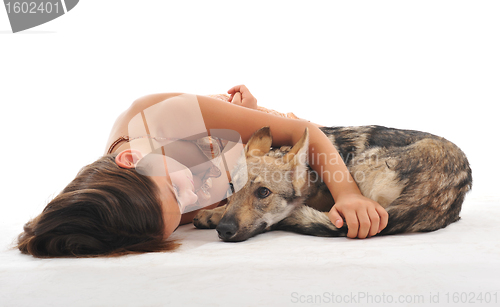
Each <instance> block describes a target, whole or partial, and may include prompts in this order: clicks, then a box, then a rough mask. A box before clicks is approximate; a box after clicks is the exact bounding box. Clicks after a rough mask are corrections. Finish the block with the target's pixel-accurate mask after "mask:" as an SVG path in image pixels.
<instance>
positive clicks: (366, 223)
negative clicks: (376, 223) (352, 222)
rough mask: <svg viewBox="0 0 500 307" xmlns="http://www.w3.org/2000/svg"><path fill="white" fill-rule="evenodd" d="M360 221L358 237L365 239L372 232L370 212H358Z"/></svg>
mask: <svg viewBox="0 0 500 307" xmlns="http://www.w3.org/2000/svg"><path fill="white" fill-rule="evenodd" d="M358 221H359V230H358V238H360V239H364V238H366V237H367V236H368V235H369V233H370V229H371V226H372V221H370V217H369V216H368V213H367V212H366V211H361V212H359V213H358ZM377 229H378V227H377Z"/></svg>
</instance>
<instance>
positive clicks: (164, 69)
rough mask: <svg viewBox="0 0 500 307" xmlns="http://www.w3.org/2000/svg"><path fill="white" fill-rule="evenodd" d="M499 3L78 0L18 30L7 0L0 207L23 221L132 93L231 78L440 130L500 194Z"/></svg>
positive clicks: (356, 120) (323, 110) (1, 34)
mask: <svg viewBox="0 0 500 307" xmlns="http://www.w3.org/2000/svg"><path fill="white" fill-rule="evenodd" d="M499 16H500V2H498V1H437V0H433V1H251V2H239V1H159V0H158V1H152V0H149V1H118V0H115V1H111V0H106V1H96V0H94V1H91V0H83V1H80V3H79V4H78V5H77V6H76V7H75V8H74V9H73V10H72V11H70V12H68V13H67V14H65V15H64V16H62V17H60V18H58V19H56V20H53V21H50V22H48V23H46V24H43V25H41V26H38V27H36V28H33V29H30V30H26V31H23V32H20V33H16V34H13V33H12V32H11V30H10V25H9V22H8V17H7V14H6V12H5V10H3V8H0V103H1V111H0V112H1V113H0V114H1V120H0V131H1V135H0V146H1V147H0V151H1V163H2V168H1V178H2V179H1V184H0V189H1V195H2V198H1V200H0V223H2V224H5V223H17V224H18V225H19V232H21V230H22V224H23V223H24V222H26V221H27V220H28V219H29V218H31V217H34V216H36V215H37V214H39V213H40V212H41V210H42V209H43V208H44V206H45V205H46V203H47V202H48V201H49V200H50V199H51V198H52V197H54V196H55V195H56V194H57V193H58V192H59V191H60V190H61V189H63V188H64V186H65V185H66V184H67V183H69V181H70V180H72V178H74V176H75V175H76V173H77V172H78V170H79V169H80V168H81V167H82V166H84V165H86V164H88V163H91V162H93V161H94V160H96V159H97V158H98V157H99V156H101V155H102V154H103V152H104V150H105V148H104V147H105V143H106V141H107V138H108V134H109V131H110V129H111V126H112V125H113V122H114V120H115V118H116V117H117V116H118V115H119V114H120V113H121V112H122V111H123V110H124V109H125V108H127V107H128V106H129V105H130V103H132V101H133V100H135V99H136V98H138V97H140V96H143V95H147V94H151V93H158V92H187V93H193V94H214V93H224V92H225V91H226V90H227V89H229V88H230V87H232V86H233V85H237V84H246V85H247V86H248V87H249V88H250V90H251V91H252V93H253V94H254V95H255V96H256V97H257V99H258V103H259V104H260V105H262V106H265V107H268V108H272V109H276V110H278V111H281V112H294V113H295V114H296V115H298V116H299V117H302V118H305V119H309V120H311V121H313V122H317V123H320V124H324V125H332V126H333V125H365V124H378V125H384V126H391V127H397V128H406V129H416V130H422V131H427V132H431V133H434V134H437V135H440V136H443V137H445V138H447V139H449V140H451V141H453V142H455V143H456V144H457V145H459V146H460V147H461V148H462V149H463V151H464V152H465V153H466V154H467V155H468V157H469V160H470V163H471V166H472V170H473V177H474V187H473V191H472V193H471V194H469V196H468V198H467V201H466V204H465V206H466V208H467V209H468V210H470V211H469V212H471V211H474V208H473V206H474V204H475V200H481V199H482V200H485V199H486V200H488V199H489V200H492V201H493V202H496V203H498V200H499V199H500V197H498V196H497V182H498V178H497V174H498V173H499V171H500V168H499V166H498V162H497V160H498V150H499V144H498V140H499V137H498V133H499V128H498V115H499V111H498V110H499V109H498V108H499V102H500V90H499V87H500V86H499V85H500V56H499V55H500V18H499ZM474 221H476V222H477V223H478V224H480V223H481V221H482V219H481V217H478V218H477V219H476V220H474V219H469V220H468V222H467V221H466V223H470V224H471V225H474ZM472 227H474V226H472ZM0 236H1V235H0ZM419 238H420V237H419ZM13 239H14V237H12V236H10V237H9V238H2V242H5V243H7V242H10V241H12V240H13ZM401 239H404V237H402V238H401ZM422 239H425V238H422ZM311 240H312V239H311ZM255 242H259V241H255ZM356 242H358V241H356ZM358 243H359V244H361V242H358ZM358 243H356V244H358ZM224 247H226V245H224ZM227 248H229V246H227ZM451 269H453V271H455V267H453V268H451ZM332 278H335V276H333V277H332ZM496 282H498V281H497V280H496ZM492 287H494V285H492Z"/></svg>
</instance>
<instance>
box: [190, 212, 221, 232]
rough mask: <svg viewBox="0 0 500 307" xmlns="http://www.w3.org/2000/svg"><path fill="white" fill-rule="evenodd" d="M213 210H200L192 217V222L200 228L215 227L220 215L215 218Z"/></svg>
mask: <svg viewBox="0 0 500 307" xmlns="http://www.w3.org/2000/svg"><path fill="white" fill-rule="evenodd" d="M216 215H217V214H216V213H215V212H214V210H208V209H207V210H201V211H199V212H198V213H197V214H196V216H195V217H194V219H193V224H194V226H195V227H196V228H200V229H215V227H217V224H218V223H219V221H220V217H219V218H218V219H217V218H216Z"/></svg>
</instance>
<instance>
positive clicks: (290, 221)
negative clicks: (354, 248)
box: [194, 126, 472, 242]
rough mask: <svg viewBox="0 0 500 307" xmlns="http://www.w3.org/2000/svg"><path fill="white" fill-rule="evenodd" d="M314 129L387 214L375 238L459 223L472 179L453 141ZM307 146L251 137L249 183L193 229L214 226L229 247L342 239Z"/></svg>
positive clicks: (378, 130) (201, 216)
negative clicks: (277, 233) (292, 237)
mask: <svg viewBox="0 0 500 307" xmlns="http://www.w3.org/2000/svg"><path fill="white" fill-rule="evenodd" d="M321 129H322V131H323V132H324V133H325V134H326V135H327V136H328V138H329V139H330V141H331V142H332V143H333V144H334V146H335V147H336V149H337V151H338V152H339V154H340V156H341V157H342V159H343V160H344V162H345V164H346V165H347V167H348V169H349V171H350V173H351V175H352V177H353V178H354V180H355V181H356V183H357V184H358V186H359V189H360V191H361V193H362V194H363V195H364V196H366V197H368V198H371V199H373V200H375V201H377V202H378V203H379V204H380V205H382V206H383V207H384V208H385V209H386V210H387V212H388V213H389V222H388V225H387V227H386V228H385V229H384V230H383V231H382V232H381V233H380V234H379V235H388V234H397V233H404V232H427V231H434V230H437V229H440V228H443V227H446V226H447V225H449V224H450V223H453V222H455V221H457V220H458V219H459V218H460V217H459V213H460V210H461V207H462V203H463V201H464V197H465V194H466V193H467V192H468V191H469V190H470V189H471V187H472V173H471V169H470V167H469V163H468V161H467V158H466V156H465V154H464V153H463V152H462V151H461V150H460V149H459V148H458V147H457V146H456V145H454V144H453V143H451V142H449V141H447V140H446V139H444V138H441V137H438V136H435V135H432V134H429V133H425V132H419V131H411V130H400V129H393V128H386V127H381V126H363V127H331V128H329V127H323V128H321ZM308 142H309V136H308V131H307V130H306V131H305V132H304V135H303V136H302V138H301V139H300V140H299V141H298V142H297V143H296V144H295V145H294V146H293V147H292V148H290V147H282V148H279V149H271V143H272V137H271V133H270V130H269V128H267V127H264V128H262V129H260V130H258V131H256V132H255V133H254V135H253V136H252V138H251V139H250V140H249V141H248V143H247V145H246V147H245V150H246V155H247V159H246V163H247V171H248V181H247V182H246V184H244V187H243V188H242V189H241V190H240V191H238V192H237V193H236V194H234V195H232V196H231V197H229V198H228V203H227V204H226V205H225V206H222V207H218V208H215V209H212V210H202V211H200V212H199V213H198V214H197V215H196V217H195V219H194V225H195V226H196V227H197V228H216V229H217V232H218V233H219V237H220V238H221V239H222V240H224V241H233V242H237V241H243V240H246V239H248V238H250V237H252V236H255V235H257V234H259V233H262V232H265V231H269V230H287V231H293V232H297V233H302V234H308V235H314V236H346V234H347V228H346V227H345V226H344V227H342V228H340V229H339V228H337V227H335V226H334V225H333V224H332V223H331V222H330V219H329V218H328V215H327V212H328V211H329V210H330V209H331V207H332V206H333V205H334V200H333V198H332V196H331V194H330V192H329V190H328V188H327V187H326V185H325V184H324V183H323V182H322V181H321V179H320V177H319V176H318V174H317V173H316V172H314V171H313V170H312V169H311V168H309V167H308V165H307V156H308V152H307V151H308ZM255 153H258V154H255ZM313 157H314V156H313ZM233 180H237V175H236V178H233Z"/></svg>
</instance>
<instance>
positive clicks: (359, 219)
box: [328, 193, 389, 239]
mask: <svg viewBox="0 0 500 307" xmlns="http://www.w3.org/2000/svg"><path fill="white" fill-rule="evenodd" d="M328 217H329V218H330V221H332V223H333V224H334V225H335V226H336V227H337V228H340V227H342V225H343V223H344V222H343V220H342V217H343V218H344V219H345V221H346V223H347V228H348V229H349V230H348V232H347V236H348V237H349V238H356V237H358V238H360V239H364V238H367V237H373V236H374V235H376V234H377V233H379V232H381V231H382V229H384V228H385V227H386V226H387V221H388V219H389V214H388V213H387V211H385V209H384V208H383V207H382V206H381V205H380V204H378V203H377V202H375V201H373V200H371V199H369V198H366V197H364V196H363V195H361V194H355V193H352V194H348V195H342V197H339V199H338V201H336V202H335V205H334V206H333V207H332V209H331V210H330V212H329V213H328Z"/></svg>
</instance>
